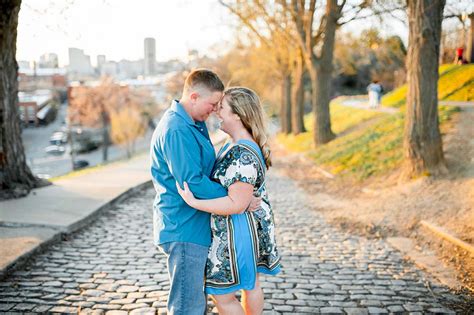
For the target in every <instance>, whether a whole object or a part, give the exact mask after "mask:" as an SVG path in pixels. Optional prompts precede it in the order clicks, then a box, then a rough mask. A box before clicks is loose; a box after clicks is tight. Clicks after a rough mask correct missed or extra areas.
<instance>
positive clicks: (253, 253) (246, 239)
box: [206, 140, 280, 294]
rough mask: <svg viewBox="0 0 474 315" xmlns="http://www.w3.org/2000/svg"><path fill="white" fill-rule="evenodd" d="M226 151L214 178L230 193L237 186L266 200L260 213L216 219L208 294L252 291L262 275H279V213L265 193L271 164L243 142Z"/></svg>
mask: <svg viewBox="0 0 474 315" xmlns="http://www.w3.org/2000/svg"><path fill="white" fill-rule="evenodd" d="M226 148H227V147H224V148H222V149H221V152H220V153H219V154H218V158H217V161H216V165H215V167H214V170H213V172H212V178H213V179H214V180H216V181H218V182H219V183H220V184H221V185H223V186H224V187H225V188H228V187H229V186H230V185H232V184H233V183H235V182H236V181H241V182H244V183H249V184H252V185H253V186H254V195H256V196H261V197H262V203H261V207H260V209H258V210H256V211H254V212H247V211H246V212H244V213H242V214H234V215H229V216H221V215H214V214H213V215H211V232H212V244H211V247H210V249H209V255H208V259H207V266H206V293H209V294H226V293H230V292H234V291H237V290H241V289H244V290H251V289H253V288H254V286H255V280H256V275H257V273H265V274H271V275H274V274H277V273H278V272H279V271H280V255H279V253H278V249H277V246H276V242H275V224H274V220H273V212H272V209H271V206H270V203H269V201H268V195H267V191H266V187H265V166H264V165H265V164H263V156H262V154H261V151H260V148H259V147H258V146H257V145H256V144H255V143H254V142H251V141H248V140H241V141H239V142H238V143H237V144H236V145H234V146H233V147H231V148H230V149H229V150H228V151H226Z"/></svg>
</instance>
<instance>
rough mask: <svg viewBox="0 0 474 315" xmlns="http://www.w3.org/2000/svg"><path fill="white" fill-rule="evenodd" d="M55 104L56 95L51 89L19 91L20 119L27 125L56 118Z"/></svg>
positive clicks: (43, 122) (45, 122) (47, 121)
mask: <svg viewBox="0 0 474 315" xmlns="http://www.w3.org/2000/svg"><path fill="white" fill-rule="evenodd" d="M53 104H54V96H53V92H52V91H50V90H37V91H34V92H29V93H25V92H18V109H19V112H20V119H21V121H22V122H23V123H24V124H25V125H29V124H31V123H33V124H34V125H35V126H37V125H39V124H40V123H41V124H47V123H49V122H51V121H52V120H54V118H55V117H56V112H57V111H56V108H55V107H54V105H53Z"/></svg>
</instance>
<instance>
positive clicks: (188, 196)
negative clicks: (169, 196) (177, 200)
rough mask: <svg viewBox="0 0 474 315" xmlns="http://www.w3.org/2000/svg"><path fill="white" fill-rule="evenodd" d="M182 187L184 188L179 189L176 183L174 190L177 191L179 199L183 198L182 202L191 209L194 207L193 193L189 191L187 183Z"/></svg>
mask: <svg viewBox="0 0 474 315" xmlns="http://www.w3.org/2000/svg"><path fill="white" fill-rule="evenodd" d="M183 187H184V189H181V187H180V186H179V183H178V182H176V188H177V189H178V194H179V195H180V196H181V198H183V200H184V201H185V202H186V203H187V204H188V205H190V206H191V207H193V205H194V203H195V201H196V200H197V199H196V198H195V197H194V194H193V192H192V191H191V190H189V187H188V183H186V182H183Z"/></svg>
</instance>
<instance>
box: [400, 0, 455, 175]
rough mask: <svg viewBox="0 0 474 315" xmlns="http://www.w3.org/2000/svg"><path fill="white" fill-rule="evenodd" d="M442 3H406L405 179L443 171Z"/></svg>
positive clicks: (420, 0)
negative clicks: (440, 94) (440, 92)
mask: <svg viewBox="0 0 474 315" xmlns="http://www.w3.org/2000/svg"><path fill="white" fill-rule="evenodd" d="M444 5H445V0H431V1H429V0H408V24H409V38H408V57H407V71H408V77H407V81H408V82H407V85H408V94H407V106H406V119H405V133H404V151H405V156H406V158H407V163H406V169H405V175H408V176H416V175H420V174H423V173H429V174H441V173H444V172H445V171H446V166H445V161H444V156H443V147H442V141H441V135H440V131H439V119H438V60H439V52H440V37H441V23H442V20H443V9H444Z"/></svg>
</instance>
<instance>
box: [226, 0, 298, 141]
mask: <svg viewBox="0 0 474 315" xmlns="http://www.w3.org/2000/svg"><path fill="white" fill-rule="evenodd" d="M220 3H221V4H222V5H224V6H225V7H226V8H228V9H229V11H230V12H231V13H233V14H234V15H235V16H237V17H238V19H239V20H240V22H241V23H242V24H243V26H244V27H245V28H247V29H248V30H250V32H251V33H252V34H253V35H254V38H256V39H257V40H258V41H259V43H260V45H261V46H262V47H265V50H266V58H272V59H274V62H273V63H272V64H273V65H274V66H275V67H274V69H273V70H274V71H275V75H276V76H277V77H278V78H279V80H280V86H281V88H280V90H281V98H280V99H281V106H280V124H281V131H282V132H283V133H293V134H298V133H301V132H304V131H305V127H304V122H303V115H304V111H303V108H304V90H303V76H304V62H303V60H302V59H301V58H302V55H301V53H299V49H298V48H296V49H295V48H294V47H295V46H297V43H296V41H295V38H294V34H291V32H292V29H291V27H292V26H291V19H290V17H289V14H288V12H285V11H283V10H281V8H279V7H278V6H276V5H275V4H274V3H271V2H262V1H259V0H250V1H235V2H233V3H230V2H224V1H220Z"/></svg>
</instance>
